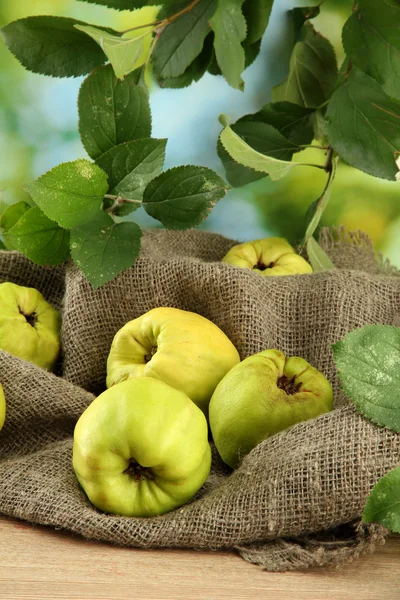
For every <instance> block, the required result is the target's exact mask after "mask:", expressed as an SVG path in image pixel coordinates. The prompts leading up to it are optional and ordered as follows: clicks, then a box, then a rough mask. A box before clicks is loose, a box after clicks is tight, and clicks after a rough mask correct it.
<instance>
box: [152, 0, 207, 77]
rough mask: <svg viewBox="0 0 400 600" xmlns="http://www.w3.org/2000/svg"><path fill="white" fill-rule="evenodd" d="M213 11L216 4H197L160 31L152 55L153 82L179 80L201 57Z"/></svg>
mask: <svg viewBox="0 0 400 600" xmlns="http://www.w3.org/2000/svg"><path fill="white" fill-rule="evenodd" d="M216 7H217V0H200V1H199V3H198V4H196V5H195V6H194V7H193V8H192V10H191V11H189V12H187V13H185V14H183V15H182V16H181V17H179V19H176V21H174V22H172V23H170V24H169V25H168V26H167V27H166V28H165V29H164V31H163V32H162V33H161V35H160V37H159V39H158V41H157V44H156V46H155V48H154V51H153V54H152V64H153V69H154V74H155V75H156V77H157V79H160V80H165V79H170V78H175V77H179V76H180V75H182V74H183V73H184V72H185V71H186V69H187V68H188V67H189V65H190V64H191V63H192V62H193V61H194V60H195V58H196V57H197V56H198V55H199V54H200V53H201V51H202V49H203V46H204V40H205V39H206V37H207V35H208V34H209V32H210V25H209V19H210V17H211V16H212V15H213V14H214V13H215V10H216Z"/></svg>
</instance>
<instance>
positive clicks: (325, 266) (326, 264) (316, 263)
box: [306, 236, 336, 273]
mask: <svg viewBox="0 0 400 600" xmlns="http://www.w3.org/2000/svg"><path fill="white" fill-rule="evenodd" d="M306 248H307V254H308V262H309V263H310V264H311V266H312V268H313V271H314V273H322V272H323V271H331V270H332V269H335V268H336V267H335V265H334V264H333V262H332V261H331V259H330V258H329V256H328V255H327V254H326V252H325V250H323V249H322V248H321V246H320V245H319V244H318V242H317V240H316V239H315V238H314V237H312V236H311V237H309V238H308V240H307V244H306Z"/></svg>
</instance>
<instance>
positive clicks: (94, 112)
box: [78, 65, 151, 159]
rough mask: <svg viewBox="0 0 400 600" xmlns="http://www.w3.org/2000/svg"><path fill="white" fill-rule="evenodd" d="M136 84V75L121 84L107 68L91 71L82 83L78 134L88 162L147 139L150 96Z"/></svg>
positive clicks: (130, 75)
mask: <svg viewBox="0 0 400 600" xmlns="http://www.w3.org/2000/svg"><path fill="white" fill-rule="evenodd" d="M137 82H138V73H137V72H134V73H130V74H129V75H128V76H127V77H125V79H124V80H123V81H120V80H118V79H117V78H116V76H115V74H114V72H113V69H112V67H111V65H107V66H105V67H101V68H100V69H96V70H95V71H93V73H91V74H90V75H89V77H87V79H85V81H84V82H83V83H82V85H81V89H80V91H79V98H78V108H79V131H80V134H81V139H82V143H83V145H84V147H85V149H86V151H87V153H88V154H89V156H91V158H94V159H96V158H99V156H101V155H102V154H104V153H105V152H107V151H108V150H110V149H111V148H113V147H114V146H118V145H119V144H122V143H123V142H130V141H132V140H135V139H138V138H144V137H150V135H151V112H150V104H149V96H148V93H147V90H146V89H145V88H143V87H142V86H140V85H137Z"/></svg>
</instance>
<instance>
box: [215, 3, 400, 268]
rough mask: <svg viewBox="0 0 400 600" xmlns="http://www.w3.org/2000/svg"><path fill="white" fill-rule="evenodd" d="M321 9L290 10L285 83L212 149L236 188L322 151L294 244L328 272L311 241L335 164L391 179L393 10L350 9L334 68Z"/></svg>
mask: <svg viewBox="0 0 400 600" xmlns="http://www.w3.org/2000/svg"><path fill="white" fill-rule="evenodd" d="M322 4H323V3H320V5H319V6H317V7H311V8H296V9H293V10H292V11H289V14H290V17H291V21H292V26H293V31H294V36H293V37H294V44H293V50H292V55H291V58H290V64H289V72H288V75H287V77H286V79H285V81H283V82H282V83H281V84H280V85H278V86H276V87H275V88H274V89H273V91H272V100H273V101H272V102H271V103H269V104H266V105H264V106H263V107H262V108H261V109H260V110H259V111H258V112H257V113H255V114H252V115H245V116H243V117H241V118H240V119H239V120H238V121H237V122H236V123H234V124H231V125H230V126H229V129H227V127H225V128H224V130H223V131H222V133H221V135H220V139H219V141H218V153H219V155H220V158H221V160H222V162H223V164H224V166H225V171H226V176H227V179H228V181H229V182H230V183H231V184H232V185H233V186H236V187H238V186H241V185H246V184H248V183H251V182H253V181H255V180H257V179H260V178H262V177H263V176H265V175H269V176H270V177H271V179H273V180H274V179H278V178H280V177H282V176H286V175H287V174H289V173H290V172H291V171H292V169H293V167H301V166H310V165H308V164H307V163H304V162H299V161H298V159H297V154H298V153H299V152H301V151H302V150H303V149H305V148H307V147H309V146H310V144H311V145H312V147H313V148H314V149H319V150H321V151H323V152H327V156H326V161H325V163H324V165H323V167H322V168H323V169H324V170H325V171H326V172H327V174H328V177H327V180H326V183H325V186H324V189H323V190H322V192H321V195H320V196H319V198H318V199H317V200H315V201H314V202H312V203H311V205H310V207H309V209H308V211H307V214H306V224H305V228H306V232H305V235H304V238H303V241H302V244H301V247H302V248H303V247H306V248H307V252H308V255H309V259H310V262H311V263H312V264H313V267H314V270H316V271H319V270H326V269H332V268H334V265H333V264H332V262H331V261H330V259H329V258H328V257H327V256H326V254H325V253H324V252H323V250H322V248H320V247H319V246H318V244H317V242H316V241H315V240H314V239H313V234H314V232H315V230H316V228H317V227H318V225H319V223H320V221H321V218H322V217H323V213H324V211H325V209H326V206H327V204H328V201H329V198H330V196H331V193H332V189H333V184H334V181H335V175H336V171H337V166H338V162H339V161H340V160H342V161H344V162H345V163H347V164H349V165H351V166H353V167H355V168H357V169H360V170H362V171H365V172H366V173H369V174H371V175H374V176H376V177H381V178H384V179H389V180H392V181H395V180H396V177H398V172H399V167H398V164H397V163H398V156H399V152H400V135H399V127H400V86H399V85H398V82H399V81H400V33H399V32H400V5H398V4H397V3H393V2H392V1H391V0H383V2H380V3H376V2H374V1H373V0H359V1H358V2H356V3H355V4H354V7H353V11H352V14H351V16H350V17H349V19H348V21H347V22H346V23H345V25H344V27H343V44H344V48H345V50H346V54H347V56H346V58H345V60H344V62H343V65H342V66H341V68H340V70H338V67H337V63H336V57H335V53H334V50H333V47H332V45H331V44H330V42H329V41H328V40H327V39H326V38H324V37H323V36H322V35H321V34H320V33H319V32H318V31H316V29H315V27H314V26H313V24H312V22H311V21H312V19H313V18H314V17H315V16H317V14H318V13H319V10H320V8H321V6H322ZM396 73H397V74H398V75H399V77H396V76H395V74H396ZM228 134H229V135H228ZM278 136H279V144H278V143H277V140H278ZM295 155H296V156H295ZM282 161H284V164H283V163H282ZM314 166H319V168H321V166H320V165H314ZM261 172H263V173H264V175H262V174H261Z"/></svg>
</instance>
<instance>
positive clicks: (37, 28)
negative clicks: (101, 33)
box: [1, 16, 106, 77]
mask: <svg viewBox="0 0 400 600" xmlns="http://www.w3.org/2000/svg"><path fill="white" fill-rule="evenodd" d="M75 25H87V23H83V22H82V21H78V20H75V19H67V18H64V17H50V16H44V17H27V18H26V19H20V20H19V21H14V22H13V23H10V24H9V25H6V26H5V27H3V28H2V29H1V33H2V35H3V39H4V41H5V43H6V44H7V46H8V48H9V49H10V50H11V52H12V53H13V54H14V56H15V57H16V58H17V59H18V60H19V61H20V63H21V64H22V65H23V66H24V67H25V68H26V69H28V70H29V71H34V72H35V73H42V74H43V75H52V76H53V77H77V76H79V75H85V74H86V73H90V71H91V70H92V69H94V67H97V66H99V65H102V64H103V63H104V62H105V61H106V57H105V54H104V52H103V51H102V49H101V48H100V47H99V46H98V44H96V42H95V41H94V40H92V39H91V38H90V37H88V36H87V35H85V34H84V33H83V32H82V31H78V30H77V29H76V28H75Z"/></svg>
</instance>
